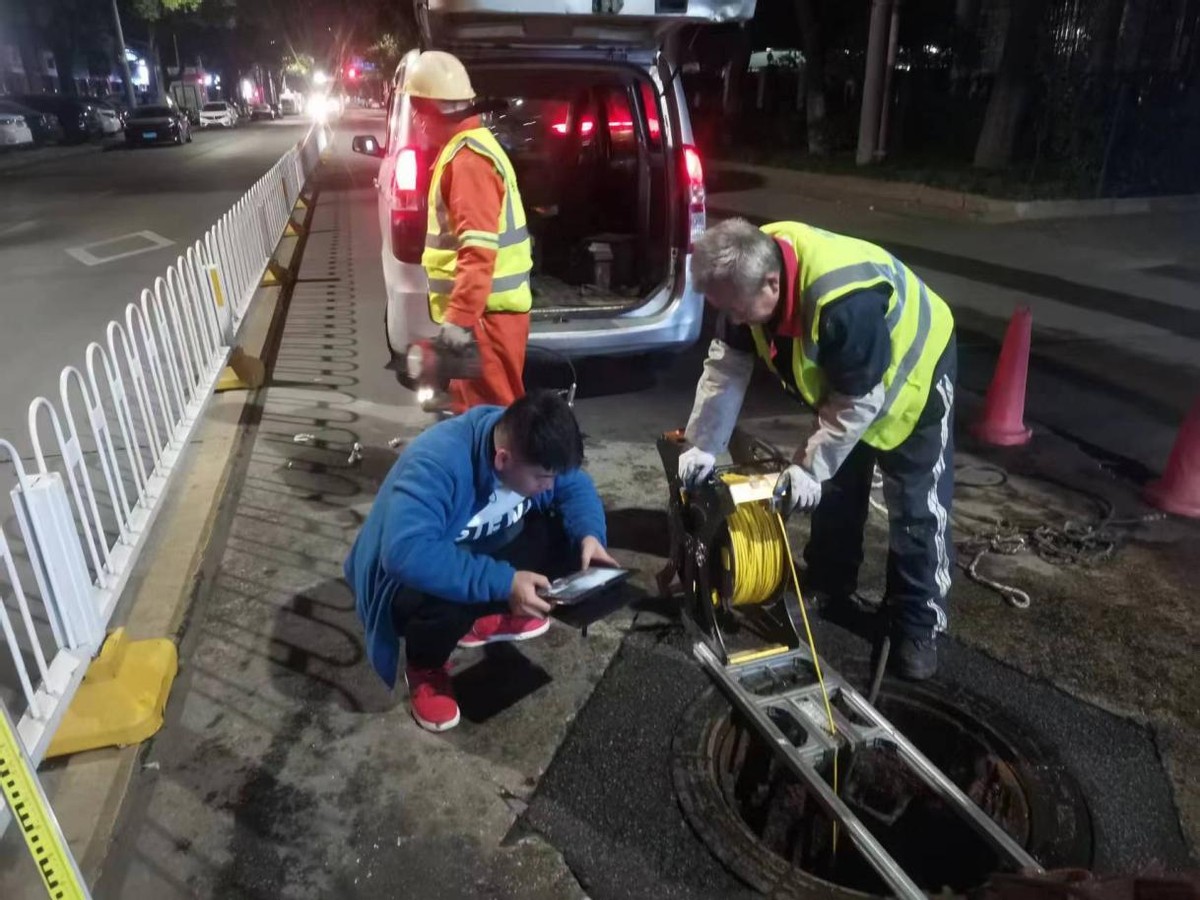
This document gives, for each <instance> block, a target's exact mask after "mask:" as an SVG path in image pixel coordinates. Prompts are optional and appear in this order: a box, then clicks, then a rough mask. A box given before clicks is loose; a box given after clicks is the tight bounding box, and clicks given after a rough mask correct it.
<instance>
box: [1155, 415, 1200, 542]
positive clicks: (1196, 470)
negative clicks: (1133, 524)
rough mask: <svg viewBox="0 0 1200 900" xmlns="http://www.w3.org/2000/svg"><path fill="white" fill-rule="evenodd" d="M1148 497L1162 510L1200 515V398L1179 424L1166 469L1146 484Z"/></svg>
mask: <svg viewBox="0 0 1200 900" xmlns="http://www.w3.org/2000/svg"><path fill="white" fill-rule="evenodd" d="M1145 497H1146V502H1147V503H1150V504H1151V505H1152V506H1156V507H1158V508H1159V509H1161V510H1165V511H1166V512H1169V513H1174V514H1175V515H1177V516H1188V517H1189V518H1192V519H1200V399H1197V400H1196V402H1195V403H1193V404H1192V408H1191V410H1190V411H1189V412H1188V414H1187V418H1185V419H1184V420H1183V425H1181V426H1180V427H1179V435H1178V437H1176V438H1175V446H1174V447H1172V448H1171V456H1170V458H1169V459H1168V460H1167V470H1166V471H1165V472H1163V477H1162V478H1160V479H1158V481H1152V482H1151V483H1150V484H1149V485H1148V486H1147V487H1146V493H1145Z"/></svg>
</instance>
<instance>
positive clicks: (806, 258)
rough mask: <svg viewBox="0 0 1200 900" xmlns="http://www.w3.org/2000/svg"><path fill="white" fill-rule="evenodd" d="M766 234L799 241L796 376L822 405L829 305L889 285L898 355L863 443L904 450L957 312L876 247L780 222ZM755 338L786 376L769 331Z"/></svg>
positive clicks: (805, 394)
mask: <svg viewBox="0 0 1200 900" xmlns="http://www.w3.org/2000/svg"><path fill="white" fill-rule="evenodd" d="M762 230H763V231H764V232H766V233H767V234H769V235H771V236H772V237H777V238H780V239H783V240H786V241H788V242H789V243H791V245H792V247H793V248H794V249H795V251H796V258H797V260H798V261H799V273H798V275H797V284H796V291H797V293H798V295H799V296H798V297H797V298H796V299H797V301H798V302H797V304H796V306H797V307H798V309H799V314H800V316H801V323H802V326H803V327H802V329H801V339H800V340H798V341H795V342H794V343H793V346H794V350H793V354H792V374H793V376H794V377H795V380H796V386H797V388H799V391H800V394H801V395H802V396H803V397H804V399H805V400H806V401H807V402H808V403H809V404H811V405H812V406H813V407H819V406H820V405H821V402H822V401H823V399H824V396H825V391H826V386H825V379H824V377H823V375H822V374H821V370H820V368H819V367H818V366H817V341H818V335H819V324H820V321H819V320H820V315H821V309H822V307H824V306H825V305H826V304H828V303H831V302H833V301H836V300H838V299H840V298H841V297H844V296H846V295H847V294H850V293H853V292H854V291H859V290H863V289H865V288H871V287H878V286H880V285H886V286H887V287H888V289H889V293H890V297H889V299H888V308H887V313H886V322H887V328H888V334H889V335H890V336H891V344H892V358H891V362H890V363H889V364H888V367H887V370H886V371H885V372H884V376H883V385H884V401H883V407H882V409H881V410H880V412H879V415H878V417H877V418H876V419H875V421H874V422H873V423H872V424H871V427H870V428H868V429H867V431H866V433H865V434H864V435H863V440H864V441H866V442H867V443H868V444H870V445H871V446H872V447H876V448H878V449H880V450H891V449H892V448H893V447H896V446H897V445H899V444H900V443H901V442H903V441H904V440H905V439H906V438H907V437H908V436H909V435H910V434H912V430H913V427H914V426H915V425H916V422H917V419H918V418H919V417H920V415H921V411H922V410H923V409H924V408H925V403H926V401H927V400H928V399H929V391H930V388H931V387H932V381H933V371H934V368H935V367H936V366H937V362H938V359H939V358H940V357H941V355H942V351H944V350H945V349H946V344H947V343H948V342H949V340H950V334H951V332H952V331H953V329H954V320H953V317H952V316H951V314H950V309H949V307H947V306H946V304H945V302H944V301H943V300H942V298H941V297H939V296H938V295H937V294H935V293H934V292H933V291H931V290H930V289H929V288H928V287H927V286H926V285H925V283H924V282H923V281H921V279H920V278H918V277H917V276H916V275H915V274H914V273H913V272H912V271H911V270H910V269H908V267H907V266H905V265H904V264H903V263H901V262H900V261H899V260H898V259H896V258H895V257H894V256H892V255H891V254H890V253H888V252H887V251H886V250H884V249H883V248H881V247H877V246H875V245H874V244H869V243H867V242H866V241H860V240H858V239H857V238H851V237H844V236H842V235H837V234H833V233H831V232H828V231H822V230H821V229H819V228H812V227H810V226H807V225H801V224H799V223H796V222H775V223H772V224H770V225H764V226H763V228H762ZM751 333H752V334H753V335H754V343H755V347H756V349H757V350H758V353H759V355H760V356H762V357H763V359H764V360H766V362H767V366H768V367H769V368H770V369H771V371H772V372H774V373H775V374H776V375H778V374H779V373H778V370H777V369H776V368H775V364H774V361H773V360H772V359H771V348H770V343H769V341H768V339H767V335H766V332H765V331H764V330H763V328H762V327H761V326H754V327H753V328H751ZM785 384H786V382H785Z"/></svg>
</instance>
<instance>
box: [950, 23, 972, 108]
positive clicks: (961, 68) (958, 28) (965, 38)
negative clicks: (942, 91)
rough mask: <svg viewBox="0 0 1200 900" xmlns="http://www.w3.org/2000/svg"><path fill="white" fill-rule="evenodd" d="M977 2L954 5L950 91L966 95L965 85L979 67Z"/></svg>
mask: <svg viewBox="0 0 1200 900" xmlns="http://www.w3.org/2000/svg"><path fill="white" fill-rule="evenodd" d="M978 32H979V0H957V2H956V3H955V4H954V38H953V40H954V47H953V49H954V63H953V65H952V67H951V69H950V91H951V93H953V94H955V95H961V94H965V93H966V89H965V88H966V85H967V84H968V83H969V79H970V77H971V75H972V74H974V72H975V70H976V69H977V68H978V66H979V33H978Z"/></svg>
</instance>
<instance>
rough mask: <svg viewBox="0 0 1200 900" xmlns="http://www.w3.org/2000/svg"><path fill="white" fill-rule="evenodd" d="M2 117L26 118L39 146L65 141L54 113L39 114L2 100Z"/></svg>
mask: <svg viewBox="0 0 1200 900" xmlns="http://www.w3.org/2000/svg"><path fill="white" fill-rule="evenodd" d="M2 115H14V116H24V117H25V124H26V125H28V126H29V130H30V131H31V132H32V133H33V142H34V143H35V144H38V145H39V146H40V145H43V144H57V143H61V141H62V139H63V128H62V125H61V124H60V123H59V121H58V116H56V115H55V114H54V113H44V112H39V111H38V110H36V109H33V108H31V107H28V106H25V105H24V104H22V103H13V102H12V101H10V100H7V99H0V116H2Z"/></svg>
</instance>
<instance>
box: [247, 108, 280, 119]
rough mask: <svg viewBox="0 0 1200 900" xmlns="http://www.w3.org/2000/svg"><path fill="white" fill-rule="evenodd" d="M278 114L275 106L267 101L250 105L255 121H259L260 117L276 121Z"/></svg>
mask: <svg viewBox="0 0 1200 900" xmlns="http://www.w3.org/2000/svg"><path fill="white" fill-rule="evenodd" d="M278 115H279V113H278V112H277V111H276V109H275V107H273V106H271V105H270V104H267V103H255V104H254V105H253V106H252V107H250V120H251V121H253V122H257V121H258V120H259V119H267V120H269V121H274V120H275V119H276V118H277V117H278Z"/></svg>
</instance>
